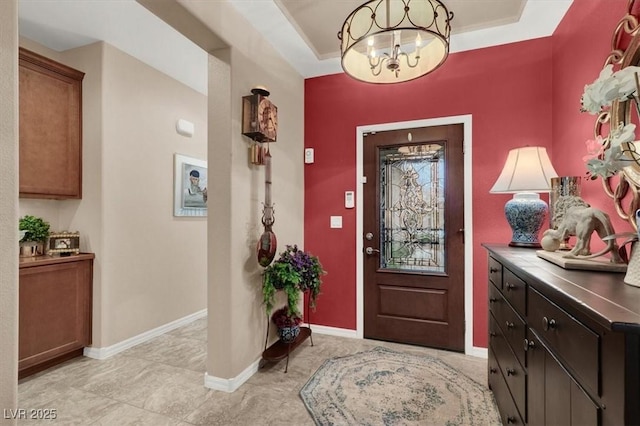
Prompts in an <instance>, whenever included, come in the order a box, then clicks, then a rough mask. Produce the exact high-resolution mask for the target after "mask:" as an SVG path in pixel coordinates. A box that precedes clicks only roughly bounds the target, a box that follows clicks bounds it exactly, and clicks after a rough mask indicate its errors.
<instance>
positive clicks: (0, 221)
mask: <svg viewBox="0 0 640 426" xmlns="http://www.w3.org/2000/svg"><path fill="white" fill-rule="evenodd" d="M0 99H2V102H0V199H1V200H2V203H0V235H2V238H0V342H1V343H0V345H1V349H0V410H5V409H6V410H9V409H14V410H15V409H16V408H17V395H18V391H17V389H18V386H17V383H18V243H17V241H18V226H17V225H18V203H17V200H18V181H17V178H16V177H17V175H18V3H17V0H4V1H2V2H0ZM3 413H4V411H3ZM4 417H5V416H4V415H3V416H2V417H0V423H1V424H7V425H8V424H15V423H16V422H15V420H6V419H4Z"/></svg>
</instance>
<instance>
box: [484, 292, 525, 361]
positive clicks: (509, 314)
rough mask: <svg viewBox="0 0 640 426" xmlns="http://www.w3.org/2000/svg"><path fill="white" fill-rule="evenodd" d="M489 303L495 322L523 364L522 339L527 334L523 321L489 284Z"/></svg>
mask: <svg viewBox="0 0 640 426" xmlns="http://www.w3.org/2000/svg"><path fill="white" fill-rule="evenodd" d="M489 301H490V303H489V305H490V309H491V312H492V313H493V316H494V317H495V320H496V322H497V323H498V325H499V326H500V328H501V329H502V332H503V334H504V337H505V339H506V340H507V342H508V343H509V346H511V348H512V349H513V352H514V353H515V355H516V357H517V358H518V361H520V363H521V364H522V365H525V356H524V346H523V344H524V339H525V337H526V335H527V328H526V326H525V322H524V320H523V319H522V318H520V316H519V315H518V314H517V313H516V312H515V311H514V310H513V308H512V307H511V305H509V303H508V302H507V301H506V299H505V298H504V297H502V295H501V294H500V292H499V291H498V289H497V288H495V287H494V286H492V285H491V286H490V290H489Z"/></svg>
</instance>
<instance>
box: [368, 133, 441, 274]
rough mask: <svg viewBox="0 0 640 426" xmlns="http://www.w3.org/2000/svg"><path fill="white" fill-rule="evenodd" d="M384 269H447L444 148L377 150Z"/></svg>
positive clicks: (422, 270)
mask: <svg viewBox="0 0 640 426" xmlns="http://www.w3.org/2000/svg"><path fill="white" fill-rule="evenodd" d="M379 171H380V173H379V176H380V182H379V188H380V194H379V196H380V268H381V269H392V270H396V271H397V270H402V271H410V272H416V273H427V274H444V273H445V272H446V271H445V259H446V257H445V250H446V247H445V238H444V237H445V223H444V219H445V215H444V205H445V146H444V144H438V143H430V144H423V145H408V146H400V147H385V148H382V149H380V151H379Z"/></svg>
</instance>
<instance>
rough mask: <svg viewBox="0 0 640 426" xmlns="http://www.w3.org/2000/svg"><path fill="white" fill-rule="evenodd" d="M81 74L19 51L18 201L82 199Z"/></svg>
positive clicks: (27, 52) (82, 74)
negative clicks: (19, 197) (28, 199)
mask: <svg viewBox="0 0 640 426" xmlns="http://www.w3.org/2000/svg"><path fill="white" fill-rule="evenodd" d="M83 77H84V73H82V72H80V71H77V70H74V69H72V68H69V67H67V66H65V65H62V64H59V63H57V62H54V61H52V60H50V59H48V58H45V57H43V56H40V55H37V54H35V53H33V52H30V51H28V50H26V49H20V84H19V94H20V95H19V96H20V112H19V122H20V142H19V145H20V169H19V170H20V196H21V197H28V198H82V79H83Z"/></svg>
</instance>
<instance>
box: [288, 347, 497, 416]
mask: <svg viewBox="0 0 640 426" xmlns="http://www.w3.org/2000/svg"><path fill="white" fill-rule="evenodd" d="M300 397H301V398H302V400H303V401H304V404H305V405H306V407H307V410H309V413H311V417H313V419H314V421H315V422H316V424H317V425H400V424H402V425H446V426H454V425H499V424H500V423H501V422H500V418H499V415H498V411H497V408H496V405H495V401H494V399H493V394H492V393H491V391H490V390H489V388H488V387H487V386H486V385H483V384H480V383H478V382H476V381H474V380H472V379H471V378H469V377H468V376H466V375H464V374H463V373H461V372H459V371H457V370H455V369H454V368H452V367H451V366H449V365H448V364H446V363H445V362H443V361H442V360H440V359H438V358H434V357H431V356H428V355H420V356H418V355H412V354H406V353H401V352H395V351H392V350H389V349H386V348H383V347H376V348H374V349H372V350H370V351H366V352H359V353H357V354H354V355H349V356H345V357H339V358H331V359H328V360H327V361H325V363H324V364H323V365H322V366H321V367H320V368H319V369H318V371H316V372H315V373H314V375H313V376H312V377H311V379H309V381H308V382H307V384H305V385H304V387H303V388H302V390H301V391H300Z"/></svg>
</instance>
